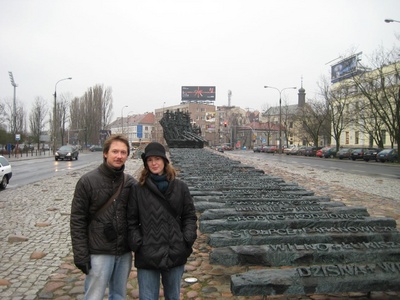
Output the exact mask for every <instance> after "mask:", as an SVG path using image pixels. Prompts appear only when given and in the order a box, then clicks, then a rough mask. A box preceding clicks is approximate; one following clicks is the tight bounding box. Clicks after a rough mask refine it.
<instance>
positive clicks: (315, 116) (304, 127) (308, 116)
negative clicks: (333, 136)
mask: <svg viewBox="0 0 400 300" xmlns="http://www.w3.org/2000/svg"><path fill="white" fill-rule="evenodd" d="M295 117H296V122H297V123H299V124H301V127H300V130H299V133H300V135H302V136H303V137H304V139H305V140H307V141H309V142H312V144H313V145H314V146H318V144H319V138H320V136H321V134H322V132H330V118H329V114H328V109H327V106H326V104H325V102H323V101H317V100H313V101H308V102H307V103H305V105H304V106H302V107H299V108H298V112H297V114H296V116H295Z"/></svg>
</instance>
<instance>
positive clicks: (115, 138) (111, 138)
mask: <svg viewBox="0 0 400 300" xmlns="http://www.w3.org/2000/svg"><path fill="white" fill-rule="evenodd" d="M114 141H119V142H122V143H124V144H125V145H126V147H127V148H128V156H129V152H130V147H129V141H128V139H127V138H126V137H125V136H124V135H122V134H112V135H110V136H109V137H108V138H107V139H106V141H105V142H104V145H103V153H104V154H106V153H108V151H109V150H110V146H111V143H112V142H114Z"/></svg>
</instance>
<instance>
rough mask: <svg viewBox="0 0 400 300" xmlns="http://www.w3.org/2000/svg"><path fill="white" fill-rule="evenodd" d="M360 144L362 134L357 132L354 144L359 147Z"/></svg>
mask: <svg viewBox="0 0 400 300" xmlns="http://www.w3.org/2000/svg"><path fill="white" fill-rule="evenodd" d="M359 143H360V132H359V131H356V132H355V133H354V144H356V145H358V144H359Z"/></svg>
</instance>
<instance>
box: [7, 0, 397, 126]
mask: <svg viewBox="0 0 400 300" xmlns="http://www.w3.org/2000/svg"><path fill="white" fill-rule="evenodd" d="M386 18H391V19H395V20H400V1H399V0H330V1H327V0H303V1H300V0H286V1H285V0H274V1H270V0H201V1H200V0H180V1H179V0H170V1H169V0H157V1H155V0H146V1H136V0H129V1H128V0H126V1H122V0H114V1H111V0H110V1H100V0H79V1H74V0H73V1H71V0H68V1H64V0H34V1H33V0H12V1H11V0H0V41H1V44H0V45H1V46H0V99H1V100H2V101H4V100H12V98H13V87H12V86H11V83H10V79H9V75H8V72H9V71H11V72H12V73H13V75H14V79H15V82H16V83H17V84H18V87H17V93H16V94H17V100H18V101H19V102H21V103H23V104H24V107H25V110H26V112H27V114H29V113H30V109H31V106H32V103H33V102H34V99H35V98H36V97H38V96H40V97H43V98H44V99H45V100H46V101H47V102H48V107H49V108H50V109H52V107H53V93H54V89H55V84H56V82H57V81H58V80H60V79H63V78H66V77H72V80H67V81H63V82H60V83H59V84H58V85H57V94H58V95H60V94H63V93H70V94H71V95H72V96H73V97H80V96H82V95H83V94H84V93H85V91H87V89H88V88H89V87H92V86H94V85H96V84H102V85H104V87H111V88H112V90H113V99H114V114H113V118H112V119H113V120H114V119H115V118H117V117H120V116H121V111H122V108H123V107H124V106H125V105H128V108H124V109H123V113H124V116H126V115H127V114H128V113H130V114H133V113H144V112H147V111H149V112H151V111H154V109H156V108H160V107H162V106H163V105H164V103H165V107H167V106H171V105H176V104H179V103H180V100H181V87H182V86H197V85H200V86H215V87H216V101H215V104H216V105H227V104H228V90H231V91H232V98H231V105H235V106H240V107H242V108H246V109H247V108H248V109H250V110H261V109H262V108H263V107H265V105H267V106H275V105H278V101H279V93H278V91H276V90H270V89H264V85H270V86H274V87H276V88H278V89H282V88H285V87H290V86H296V87H297V88H300V86H301V78H303V87H304V88H305V90H306V98H307V99H308V98H314V97H315V94H316V92H318V87H317V82H319V81H320V80H321V76H330V64H331V63H329V62H330V61H333V60H334V59H336V58H338V57H340V56H346V55H348V54H349V53H354V52H363V55H362V59H363V61H365V62H367V58H368V56H370V55H371V54H372V53H373V52H374V51H376V50H377V49H378V48H379V47H384V48H387V49H391V48H393V47H394V46H399V44H400V41H399V40H398V39H397V38H396V35H397V36H399V35H400V23H385V22H384V19H386ZM336 62H337V61H336ZM283 97H284V98H285V101H288V102H289V103H296V102H297V91H290V90H289V91H285V92H284V93H283Z"/></svg>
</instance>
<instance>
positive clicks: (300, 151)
mask: <svg viewBox="0 0 400 300" xmlns="http://www.w3.org/2000/svg"><path fill="white" fill-rule="evenodd" d="M306 148H307V147H306V146H301V147H299V148H298V150H297V155H305V153H306Z"/></svg>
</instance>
